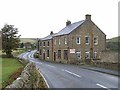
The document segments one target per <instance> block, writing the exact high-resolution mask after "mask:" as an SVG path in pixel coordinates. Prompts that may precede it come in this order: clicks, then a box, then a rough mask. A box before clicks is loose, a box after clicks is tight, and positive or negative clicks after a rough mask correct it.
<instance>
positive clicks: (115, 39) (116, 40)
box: [106, 36, 120, 42]
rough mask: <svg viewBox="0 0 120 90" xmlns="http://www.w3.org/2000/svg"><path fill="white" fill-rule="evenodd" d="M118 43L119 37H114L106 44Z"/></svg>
mask: <svg viewBox="0 0 120 90" xmlns="http://www.w3.org/2000/svg"><path fill="white" fill-rule="evenodd" d="M118 41H119V42H120V36H119V37H114V38H111V39H107V41H106V42H118Z"/></svg>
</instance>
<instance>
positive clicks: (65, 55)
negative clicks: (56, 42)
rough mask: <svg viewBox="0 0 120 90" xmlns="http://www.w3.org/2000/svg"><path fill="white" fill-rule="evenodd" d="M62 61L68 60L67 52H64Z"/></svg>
mask: <svg viewBox="0 0 120 90" xmlns="http://www.w3.org/2000/svg"><path fill="white" fill-rule="evenodd" d="M64 59H66V60H68V50H64Z"/></svg>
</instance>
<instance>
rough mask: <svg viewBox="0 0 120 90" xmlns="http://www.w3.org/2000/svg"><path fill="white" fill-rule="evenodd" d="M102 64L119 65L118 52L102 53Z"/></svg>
mask: <svg viewBox="0 0 120 90" xmlns="http://www.w3.org/2000/svg"><path fill="white" fill-rule="evenodd" d="M100 61H101V62H112V63H118V52H114V51H104V52H102V53H101V60H100Z"/></svg>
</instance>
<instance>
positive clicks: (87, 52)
mask: <svg viewBox="0 0 120 90" xmlns="http://www.w3.org/2000/svg"><path fill="white" fill-rule="evenodd" d="M87 55H88V57H86V56H87ZM85 59H90V51H86V52H85Z"/></svg>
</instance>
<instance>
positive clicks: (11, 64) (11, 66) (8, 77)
mask: <svg viewBox="0 0 120 90" xmlns="http://www.w3.org/2000/svg"><path fill="white" fill-rule="evenodd" d="M23 68H24V65H23V64H22V63H20V62H19V61H18V60H16V59H13V58H2V88H4V87H5V86H7V85H8V84H11V83H12V82H13V81H14V80H15V79H16V78H17V77H18V76H19V75H20V74H21V71H22V70H23Z"/></svg>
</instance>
